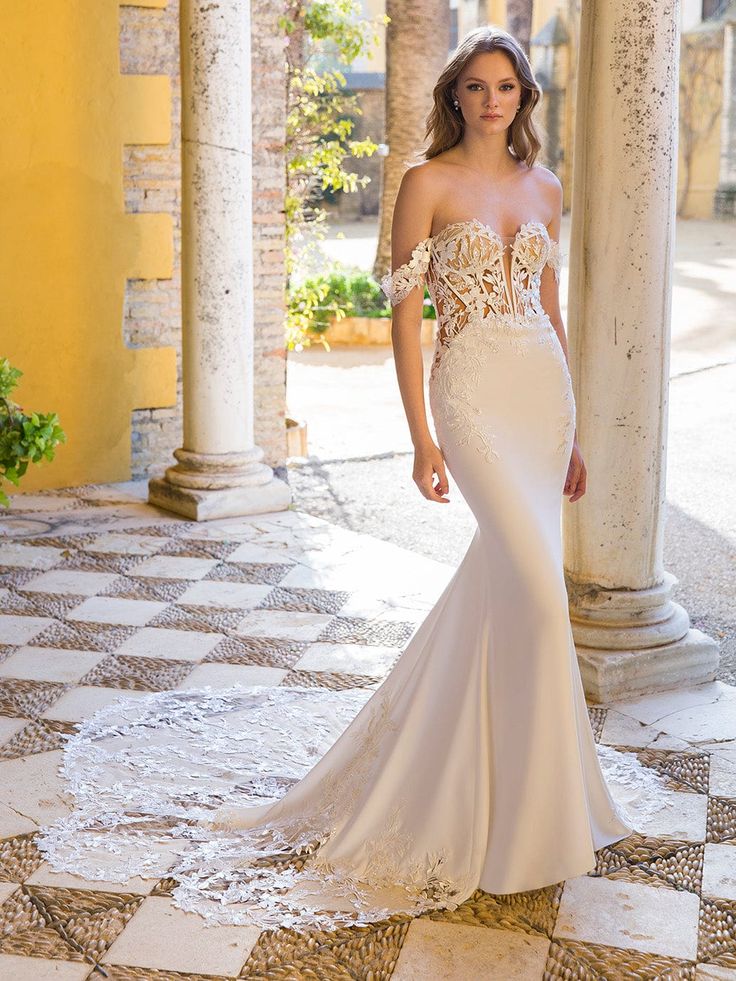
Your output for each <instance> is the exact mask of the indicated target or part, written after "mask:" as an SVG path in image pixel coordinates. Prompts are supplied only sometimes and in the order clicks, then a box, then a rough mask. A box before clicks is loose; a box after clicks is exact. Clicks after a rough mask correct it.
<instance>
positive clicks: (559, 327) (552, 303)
mask: <svg viewBox="0 0 736 981" xmlns="http://www.w3.org/2000/svg"><path fill="white" fill-rule="evenodd" d="M550 176H552V177H554V175H552V174H551V172H550ZM547 187H548V189H549V191H548V193H549V194H550V199H551V200H550V204H551V210H552V213H553V215H554V217H553V218H552V221H550V223H549V224H548V225H547V231H548V232H549V237H550V238H551V239H552V240H553V242H556V243H559V241H560V226H561V223H562V184H560V182H559V180H558V179H557V177H554V179H553V180H548V181H547ZM539 293H540V299H541V301H542V307H543V308H544V311H545V313H546V314H547V315H548V317H549V319H550V321H551V322H552V326H553V327H554V329H555V333H556V334H557V337H558V338H559V341H560V347H561V348H562V351H563V354H564V356H565V361H566V362H567V365H568V369H569V367H570V358H569V354H568V350H567V334H566V332H565V325H564V324H563V322H562V312H561V311H560V288H559V280H558V276H557V275H556V272H555V270H554V269H553V268H552V267H551V266H550V265H549V264H547V265H546V266H545V267H544V269H543V270H542V278H541V281H540V287H539ZM587 480H588V473H587V470H586V468H585V462H584V461H583V455H582V452H581V450H580V445H579V443H578V430H577V426H576V427H575V435H574V438H573V445H572V454H571V456H570V463H569V466H568V470H567V479H566V481H565V487H564V490H563V493H564V494H568V495H570V503H571V504H572V503H573V501H577V500H578V499H579V498H581V497H582V496H583V494H584V493H585V490H586V485H587Z"/></svg>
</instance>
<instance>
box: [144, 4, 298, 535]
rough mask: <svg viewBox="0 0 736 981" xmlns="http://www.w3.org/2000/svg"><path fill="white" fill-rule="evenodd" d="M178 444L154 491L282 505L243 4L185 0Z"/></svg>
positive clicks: (227, 509)
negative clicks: (261, 344) (258, 333)
mask: <svg viewBox="0 0 736 981" xmlns="http://www.w3.org/2000/svg"><path fill="white" fill-rule="evenodd" d="M180 17H181V89H182V319H183V324H182V329H183V337H182V362H183V376H184V446H183V447H182V448H181V449H179V450H175V451H174V456H175V457H176V459H177V461H178V462H177V464H176V465H175V466H172V467H169V469H168V470H167V471H166V475H165V477H164V478H163V479H154V480H152V481H151V482H150V484H149V498H148V499H149V502H150V503H151V504H156V505H158V506H159V507H164V508H167V509H168V510H171V511H176V512H177V513H179V514H183V515H185V516H186V517H188V518H193V519H195V520H198V521H199V520H205V519H208V518H219V517H226V516H232V515H242V514H252V513H258V512H263V511H274V510H282V509H284V508H286V507H287V506H288V504H289V502H290V500H291V492H290V489H289V487H288V485H287V484H286V483H284V481H281V480H278V479H276V478H275V477H274V474H273V471H272V469H271V468H270V467H269V466H266V465H265V464H264V463H262V462H261V460H262V458H263V451H262V450H261V448H260V447H258V446H256V445H255V444H254V442H253V319H254V311H253V259H252V257H253V240H252V233H253V222H252V212H251V204H252V201H251V180H252V173H251V171H252V134H251V59H250V4H248V3H243V2H242V0H218V2H217V3H212V2H211V0H181V14H180Z"/></svg>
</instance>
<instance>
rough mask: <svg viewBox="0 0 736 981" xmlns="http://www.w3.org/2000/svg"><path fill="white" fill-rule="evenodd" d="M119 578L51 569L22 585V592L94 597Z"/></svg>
mask: <svg viewBox="0 0 736 981" xmlns="http://www.w3.org/2000/svg"><path fill="white" fill-rule="evenodd" d="M119 578H120V577H119V576H118V575H116V574H115V573H112V572H82V571H80V570H79V569H51V571H50V572H42V573H41V575H40V576H36V577H35V578H34V579H31V580H29V581H28V582H27V583H24V584H23V587H22V588H23V591H24V592H32V593H69V594H71V595H72V596H95V595H96V594H97V593H101V592H103V590H105V589H108V588H109V587H110V586H112V584H113V583H114V582H115V581H116V580H117V579H119Z"/></svg>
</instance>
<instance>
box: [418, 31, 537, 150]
mask: <svg viewBox="0 0 736 981" xmlns="http://www.w3.org/2000/svg"><path fill="white" fill-rule="evenodd" d="M485 51H502V52H503V53H504V54H505V55H507V56H508V58H509V59H510V60H511V63H512V64H513V66H514V71H515V73H516V77H517V78H518V79H519V83H520V84H521V109H519V111H518V112H517V114H516V115H515V116H514V119H513V122H512V123H511V125H510V126H509V128H508V129H507V130H506V145H507V146H508V147H509V148H510V149H511V151H512V152H513V154H514V155H515V156H516V157H518V159H519V160H525V161H526V163H527V165H528V166H529V167H532V166H533V165H534V161H535V159H536V157H537V154H538V153H539V151H540V150H541V148H542V144H541V142H540V139H539V135H538V133H537V130H536V127H535V125H534V122H533V121H532V112H533V111H534V107H535V106H536V105H537V103H538V102H539V100H540V99H541V97H542V90H541V88H540V87H539V84H538V83H537V80H536V79H535V77H534V72H533V71H532V67H531V65H530V64H529V59H528V58H527V56H526V54H525V52H524V49H523V48H522V47H521V45H520V44H519V42H518V41H517V40H516V38H514V37H512V35H511V34H509V33H508V31H505V30H503V28H501V27H497V26H496V25H494V24H490V25H488V26H487V27H478V28H476V29H475V30H474V31H470V32H469V33H468V34H466V35H465V37H464V38H463V39H462V41H460V43H459V44H458V46H457V48H456V49H455V52H454V54H453V55H452V57H451V58H450V60H449V61H448V62H447V64H446V65H445V67H444V68H443V70H442V74H441V75H440V77H439V78H438V79H437V84H436V85H435V87H434V92H433V97H434V106H433V107H432V109H431V111H430V113H429V115H428V116H427V131H426V133H425V139H426V140H428V141H429V146H428V148H427V149H426V150H425V151H424V159H425V160H431V159H432V157H436V156H437V155H438V154H439V153H443V152H444V151H445V150H449V149H450V147H453V146H455V144H456V143H459V142H460V140H461V139H462V136H463V132H464V130H465V123H464V121H463V118H462V114H461V113H460V110H459V109H455V108H454V106H453V104H452V103H453V95H452V89H453V88H454V86H455V83H456V82H457V79H458V76H459V75H460V73H461V72H462V70H463V68H465V66H466V65H467V63H468V62H469V61H470V59H471V58H472V57H473V56H474V55H477V54H479V53H480V52H485Z"/></svg>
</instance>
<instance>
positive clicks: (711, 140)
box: [677, 32, 723, 219]
mask: <svg viewBox="0 0 736 981" xmlns="http://www.w3.org/2000/svg"><path fill="white" fill-rule="evenodd" d="M722 36H723V35H722V34H721V33H720V32H719V34H718V42H719V43H718V45H717V46H716V47H715V48H714V50H712V51H711V52H710V65H709V72H708V74H709V76H710V75H713V76H715V77H721V78H722V76H723V44H722ZM691 84H692V82H690V81H689V80H687V79H686V85H685V89H686V93H685V95H684V96H683V93H680V98H681V99H682V98H683V97H685V98H686V97H687V90H688V88H689V85H691ZM715 99H716V101H715V103H714V105H713V106H712V107H709V112H708V114H707V115H710V111H713V110H720V109H721V108H722V105H723V98H722V89H721V91H719V92H718V93H717V94H716V95H715ZM721 123H722V116H721V115H720V111H719V114H718V116H717V118H716V120H715V124H714V125H713V128H712V129H711V130H710V132H709V133H708V134H707V136H705V137H704V138H703V139H701V140H700V141H699V142H698V144H697V149H696V152H695V155H694V157H693V164H692V174H691V175H690V187H689V189H688V193H687V197H686V199H685V201H684V204H683V207H682V211H681V215H682V217H683V218H705V219H707V218H712V217H713V207H714V202H715V193H716V190H717V189H718V180H719V171H720V163H721ZM678 150H679V153H678V161H677V201H678V205H679V203H680V201H681V198H682V194H683V191H684V186H685V167H684V163H683V154H682V139H680V141H679V143H678Z"/></svg>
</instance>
